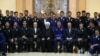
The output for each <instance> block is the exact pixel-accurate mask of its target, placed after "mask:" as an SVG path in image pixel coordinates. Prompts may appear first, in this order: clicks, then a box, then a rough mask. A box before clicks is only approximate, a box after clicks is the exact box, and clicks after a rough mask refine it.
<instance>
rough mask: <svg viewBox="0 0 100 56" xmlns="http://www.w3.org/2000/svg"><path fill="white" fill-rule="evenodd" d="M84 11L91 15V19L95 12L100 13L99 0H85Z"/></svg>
mask: <svg viewBox="0 0 100 56" xmlns="http://www.w3.org/2000/svg"><path fill="white" fill-rule="evenodd" d="M86 11H87V12H90V13H91V17H93V13H94V12H95V11H97V12H99V13H100V0H86Z"/></svg>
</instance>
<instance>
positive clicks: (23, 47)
mask: <svg viewBox="0 0 100 56" xmlns="http://www.w3.org/2000/svg"><path fill="white" fill-rule="evenodd" d="M29 49H30V40H29V38H27V39H24V38H19V39H18V50H19V51H29Z"/></svg>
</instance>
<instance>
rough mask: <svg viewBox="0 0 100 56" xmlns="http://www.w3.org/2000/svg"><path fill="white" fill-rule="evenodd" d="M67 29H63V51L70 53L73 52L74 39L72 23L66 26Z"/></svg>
mask: <svg viewBox="0 0 100 56" xmlns="http://www.w3.org/2000/svg"><path fill="white" fill-rule="evenodd" d="M67 27H68V28H67V29H65V32H64V33H65V41H64V46H65V49H66V50H65V51H67V52H72V50H73V41H74V38H75V30H74V28H72V23H71V22H68V24H67Z"/></svg>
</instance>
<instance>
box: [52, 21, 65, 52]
mask: <svg viewBox="0 0 100 56" xmlns="http://www.w3.org/2000/svg"><path fill="white" fill-rule="evenodd" d="M63 38H64V28H63V27H62V25H61V22H60V21H58V22H57V28H55V30H54V47H55V48H56V49H55V52H56V51H59V52H61V49H62V43H63Z"/></svg>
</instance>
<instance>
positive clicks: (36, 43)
mask: <svg viewBox="0 0 100 56" xmlns="http://www.w3.org/2000/svg"><path fill="white" fill-rule="evenodd" d="M30 37H31V38H30V45H31V48H32V49H33V51H39V49H40V37H41V30H40V29H39V28H31V31H30Z"/></svg>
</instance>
